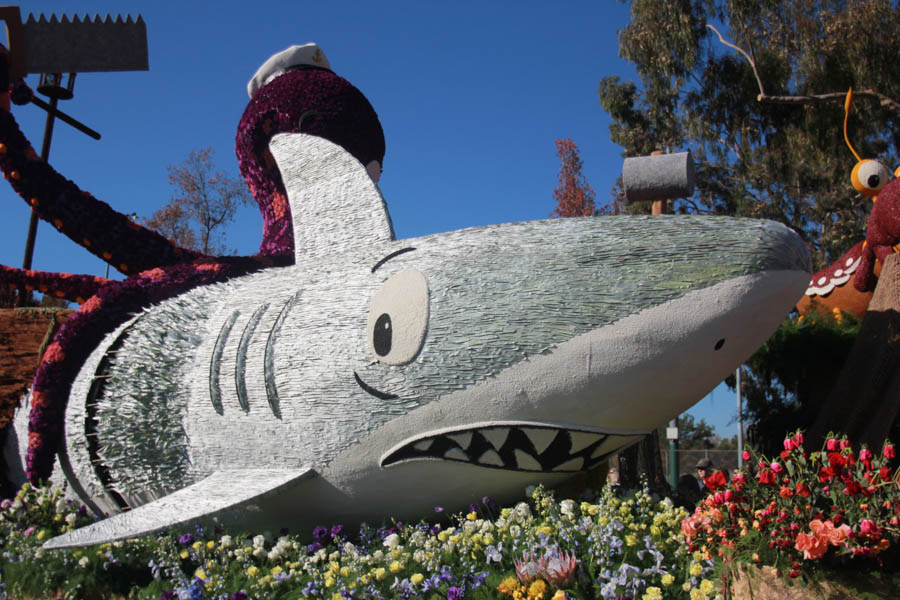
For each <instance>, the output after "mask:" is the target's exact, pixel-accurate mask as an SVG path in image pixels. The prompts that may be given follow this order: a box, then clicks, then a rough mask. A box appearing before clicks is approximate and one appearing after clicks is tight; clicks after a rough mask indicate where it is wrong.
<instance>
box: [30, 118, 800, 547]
mask: <svg viewBox="0 0 900 600" xmlns="http://www.w3.org/2000/svg"><path fill="white" fill-rule="evenodd" d="M270 147H271V151H272V154H273V156H274V157H275V159H276V160H277V162H278V165H279V168H280V170H281V172H282V176H283V179H284V181H285V183H286V186H287V189H288V196H289V201H290V204H291V209H292V214H293V215H294V239H295V244H296V264H295V265H293V266H290V267H283V268H273V269H269V270H266V271H263V272H259V273H255V274H252V275H248V276H245V277H241V278H237V279H235V280H232V281H229V282H227V283H222V284H216V285H212V286H206V287H203V288H199V289H195V290H193V291H191V292H188V293H186V294H184V295H182V296H179V297H176V298H173V299H171V300H168V301H166V302H163V303H161V304H159V305H157V306H154V307H151V308H150V309H148V310H147V311H145V312H143V313H141V314H139V315H137V316H135V317H134V318H133V319H132V320H131V321H129V322H128V323H126V324H124V325H123V326H121V327H120V328H119V329H118V330H117V331H116V332H114V333H113V334H111V335H109V336H108V337H107V338H106V340H105V341H104V343H103V344H101V346H99V347H98V348H97V349H96V350H95V351H94V353H93V354H92V355H91V357H90V358H89V359H88V361H87V362H86V363H85V365H84V367H83V368H82V370H81V373H80V375H79V377H78V379H77V380H76V382H75V384H74V385H73V388H72V393H71V396H70V400H69V404H68V408H67V413H66V442H65V451H64V452H61V453H60V457H59V459H60V465H61V467H62V470H63V471H64V472H65V474H66V476H67V478H68V480H69V482H70V483H71V485H72V487H73V489H74V490H75V492H76V493H77V494H78V495H79V496H80V497H81V499H82V500H83V501H85V502H86V503H87V504H88V505H89V506H90V507H91V508H93V509H94V510H95V511H96V512H97V513H99V514H103V515H111V516H109V517H108V518H106V519H104V520H101V521H99V522H97V523H95V524H93V525H91V526H88V527H85V528H82V529H79V530H76V531H73V532H70V533H68V534H66V535H63V536H60V537H58V538H54V539H53V540H50V541H49V542H48V544H47V546H48V547H66V546H77V545H86V544H94V543H101V542H106V541H110V540H115V539H121V538H125V537H130V536H135V535H141V534H147V533H151V532H154V531H158V530H161V529H164V528H168V527H173V526H177V525H187V524H190V523H193V522H197V521H216V522H224V523H228V522H237V523H240V524H241V525H243V526H247V527H255V526H263V527H265V526H267V527H279V528H280V527H283V526H288V527H291V528H292V529H294V530H301V531H302V530H303V529H304V528H309V527H312V526H314V525H316V524H320V523H328V522H331V523H337V522H341V523H345V524H349V523H353V522H359V521H362V520H378V519H379V518H382V517H383V516H384V515H388V514H390V515H392V516H396V517H399V518H415V517H418V516H422V515H424V514H426V513H427V512H429V511H430V510H431V508H432V507H433V506H435V505H447V506H448V507H451V508H454V507H461V506H464V505H466V504H468V503H469V502H471V501H473V500H474V499H477V498H481V497H482V496H485V495H488V496H491V497H492V498H495V499H497V500H501V501H502V500H506V499H510V498H513V497H515V496H517V495H519V494H521V490H522V489H523V488H524V487H525V486H526V485H528V484H532V483H538V482H543V483H545V484H549V485H555V484H557V483H560V482H562V481H563V480H565V479H566V478H567V477H570V476H571V475H572V474H573V473H577V472H580V471H584V470H589V469H592V468H595V467H597V466H599V465H600V464H602V462H603V461H604V460H605V459H606V458H607V457H608V456H609V455H611V454H613V453H614V452H616V451H618V450H620V449H621V448H622V447H624V446H626V445H628V444H630V443H632V442H634V441H637V440H638V439H640V437H641V436H642V435H644V434H646V433H647V432H649V431H651V430H652V429H654V428H655V427H656V426H658V425H659V424H661V423H663V422H665V421H667V420H669V419H670V418H672V417H674V416H676V415H677V414H679V413H681V412H682V411H684V410H685V409H687V408H689V407H690V406H691V405H693V404H694V403H695V402H696V401H697V399H699V398H701V397H702V396H703V395H704V394H706V393H707V392H708V391H709V390H710V389H712V388H713V387H715V385H717V384H718V383H719V382H720V381H721V380H722V379H723V378H724V377H725V376H726V375H728V374H729V373H730V372H731V371H733V370H734V368H735V367H736V366H737V365H739V364H740V363H741V362H742V361H743V360H745V359H746V358H747V357H748V356H749V355H750V354H751V353H752V352H753V351H754V350H755V349H756V348H757V347H758V346H759V345H760V344H761V343H762V342H763V341H764V340H765V339H766V338H767V337H768V335H770V334H771V332H772V331H773V330H774V329H775V328H776V327H777V325H778V324H779V323H780V322H781V320H782V319H783V318H784V316H785V315H786V313H787V312H788V311H789V310H790V308H791V306H792V305H793V304H794V302H795V301H796V300H797V298H798V297H800V296H801V295H802V294H803V291H804V289H805V287H806V284H807V282H808V279H809V258H808V254H807V252H806V249H805V247H804V246H803V244H802V242H801V241H800V239H799V237H798V236H797V235H796V234H795V233H793V232H792V231H790V230H789V229H788V228H786V227H784V226H783V225H780V224H776V223H772V222H766V221H755V220H745V219H730V218H701V217H693V216H688V217H674V216H673V217H606V218H584V219H561V220H559V219H557V220H548V221H534V222H527V223H513V224H504V225H493V226H487V227H480V228H474V229H467V230H461V231H455V232H450V233H444V234H437V235H432V236H426V237H422V238H415V239H405V240H396V239H394V235H393V231H392V227H391V223H390V219H389V216H388V214H387V211H386V207H385V205H384V201H383V199H382V198H381V195H380V193H379V191H378V189H377V188H376V187H375V185H374V183H373V182H372V181H371V179H370V178H369V176H368V175H367V173H366V171H365V169H364V167H363V166H362V165H361V164H360V163H359V162H358V161H356V160H355V159H354V158H353V157H351V156H350V155H348V154H347V153H346V152H345V151H344V150H342V149H341V148H340V147H339V146H336V145H334V144H332V143H330V142H328V141H326V140H324V139H321V138H317V137H313V136H308V135H304V134H281V135H278V136H276V137H275V138H273V140H272V143H271V146H270Z"/></svg>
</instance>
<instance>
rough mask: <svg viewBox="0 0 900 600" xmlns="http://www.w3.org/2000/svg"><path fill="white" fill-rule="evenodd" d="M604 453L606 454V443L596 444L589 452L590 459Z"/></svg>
mask: <svg viewBox="0 0 900 600" xmlns="http://www.w3.org/2000/svg"><path fill="white" fill-rule="evenodd" d="M604 454H606V444H597V447H596V448H594V451H593V452H591V460H594V459H595V458H600V457H601V456H603V455H604Z"/></svg>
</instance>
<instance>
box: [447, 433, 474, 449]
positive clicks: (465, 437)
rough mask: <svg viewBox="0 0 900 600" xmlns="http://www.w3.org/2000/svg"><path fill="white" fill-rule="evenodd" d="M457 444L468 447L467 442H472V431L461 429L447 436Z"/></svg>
mask: <svg viewBox="0 0 900 600" xmlns="http://www.w3.org/2000/svg"><path fill="white" fill-rule="evenodd" d="M447 437H448V438H450V439H451V440H453V441H454V442H456V443H457V444H459V447H460V448H463V449H465V448H468V447H469V444H471V443H472V432H471V431H461V432H459V433H454V434H451V435H448V436H447Z"/></svg>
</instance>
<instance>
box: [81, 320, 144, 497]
mask: <svg viewBox="0 0 900 600" xmlns="http://www.w3.org/2000/svg"><path fill="white" fill-rule="evenodd" d="M136 322H137V321H135V323H136ZM132 327H134V323H132V324H131V325H129V326H128V327H126V328H125V329H124V330H123V331H122V333H121V334H119V337H117V338H116V340H115V341H114V342H113V343H112V344H110V346H109V348H107V349H106V352H104V353H103V358H101V359H100V363H99V364H98V365H97V370H96V371H94V378H93V380H92V381H91V387H90V389H89V390H88V396H87V399H86V401H85V406H84V409H85V410H84V437H85V440H86V441H87V451H88V456H89V457H90V461H91V467H92V468H93V469H94V474H95V475H96V476H97V479H99V480H100V483H101V484H102V485H103V488H104V489H105V490H106V492H107V494H109V497H110V498H111V499H112V500H113V502H115V503H116V505H117V506H118V507H119V508H120V509H121V510H123V511H126V510H131V507H130V506H129V505H128V502H126V501H125V498H124V497H123V496H122V495H121V494H120V493H119V492H118V490H116V489H115V487H114V485H113V478H112V474H111V473H110V471H109V467H108V466H107V465H106V463H104V462H103V458H102V457H101V456H100V440H99V437H98V433H97V426H98V425H99V419H98V418H97V408H98V407H99V405H100V399H101V397H102V396H103V391H104V389H105V388H106V382H107V381H108V380H109V370H110V367H111V359H110V357H111V356H115V354H116V351H117V350H118V349H119V348H121V347H122V344H123V343H125V338H126V337H128V332H129V330H130V329H131V328H132Z"/></svg>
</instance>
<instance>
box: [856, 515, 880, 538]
mask: <svg viewBox="0 0 900 600" xmlns="http://www.w3.org/2000/svg"><path fill="white" fill-rule="evenodd" d="M876 529H877V527H876V526H875V521H872V520H871V519H863V520H862V521H861V522H860V524H859V530H860V531H861V532H863V533H865V534H867V535H868V534H870V533H872V532H874V531H875V530H876Z"/></svg>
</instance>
